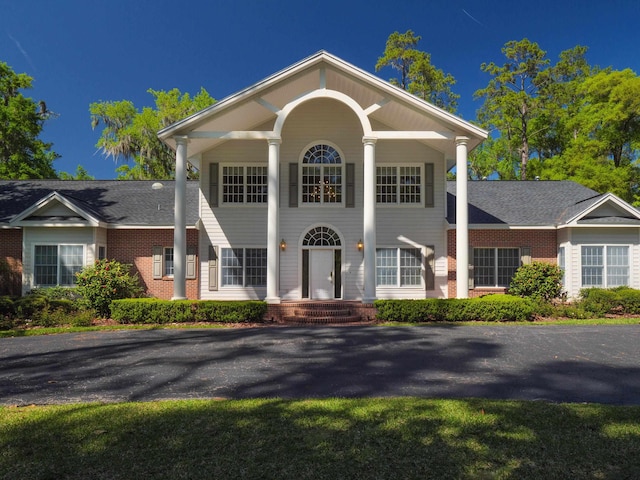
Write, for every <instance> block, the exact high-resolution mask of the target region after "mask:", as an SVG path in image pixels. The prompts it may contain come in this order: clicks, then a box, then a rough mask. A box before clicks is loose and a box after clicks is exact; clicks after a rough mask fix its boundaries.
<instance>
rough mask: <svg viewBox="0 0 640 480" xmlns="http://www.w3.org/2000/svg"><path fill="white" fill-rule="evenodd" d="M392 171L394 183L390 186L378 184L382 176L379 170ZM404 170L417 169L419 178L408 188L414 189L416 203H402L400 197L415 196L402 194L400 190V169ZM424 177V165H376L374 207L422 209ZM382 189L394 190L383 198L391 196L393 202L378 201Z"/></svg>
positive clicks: (406, 193)
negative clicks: (390, 188) (389, 188)
mask: <svg viewBox="0 0 640 480" xmlns="http://www.w3.org/2000/svg"><path fill="white" fill-rule="evenodd" d="M383 168H384V169H393V170H394V173H393V175H394V176H395V183H394V184H391V183H379V179H380V177H381V176H382V175H381V173H382V172H381V170H382V169H383ZM406 168H417V169H418V175H419V176H420V178H419V181H418V182H417V183H412V184H409V185H408V186H409V187H415V188H416V189H417V195H418V197H419V198H418V201H412V202H405V201H402V196H403V195H416V193H415V192H413V193H412V192H402V191H401V190H402V188H403V184H402V182H401V177H403V175H401V173H403V172H402V169H406ZM404 176H411V175H404ZM424 176H425V171H424V164H421V163H420V164H419V163H393V164H389V163H386V164H385V163H380V164H377V165H376V205H378V206H380V207H391V206H398V207H422V206H424V180H425V179H424ZM384 187H393V188H394V189H395V191H394V192H393V193H392V194H389V193H386V194H384V196H388V195H393V196H394V197H395V198H394V200H393V201H390V202H383V201H380V196H381V194H380V189H382V188H384Z"/></svg>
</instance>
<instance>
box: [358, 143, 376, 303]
mask: <svg viewBox="0 0 640 480" xmlns="http://www.w3.org/2000/svg"><path fill="white" fill-rule="evenodd" d="M376 140H377V139H376V138H371V137H364V138H363V139H362V141H363V143H364V208H363V210H364V211H363V243H364V296H363V298H362V303H372V302H373V301H374V300H375V299H376Z"/></svg>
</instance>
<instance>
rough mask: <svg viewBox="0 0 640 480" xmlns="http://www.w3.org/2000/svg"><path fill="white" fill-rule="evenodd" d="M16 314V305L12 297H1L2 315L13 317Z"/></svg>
mask: <svg viewBox="0 0 640 480" xmlns="http://www.w3.org/2000/svg"><path fill="white" fill-rule="evenodd" d="M15 314H16V306H15V302H14V301H13V298H12V297H7V296H2V297H0V317H9V318H12V317H13V316H14V315H15Z"/></svg>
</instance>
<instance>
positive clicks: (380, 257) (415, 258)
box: [376, 248, 422, 287]
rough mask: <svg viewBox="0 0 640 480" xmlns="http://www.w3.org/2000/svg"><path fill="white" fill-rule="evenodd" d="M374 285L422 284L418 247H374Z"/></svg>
mask: <svg viewBox="0 0 640 480" xmlns="http://www.w3.org/2000/svg"><path fill="white" fill-rule="evenodd" d="M376 285H378V286H390V287H409V286H420V285H422V251H421V250H420V249H419V248H378V249H376Z"/></svg>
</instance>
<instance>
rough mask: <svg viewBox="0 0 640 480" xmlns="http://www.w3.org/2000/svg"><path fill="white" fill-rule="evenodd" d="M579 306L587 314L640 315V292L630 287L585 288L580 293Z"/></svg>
mask: <svg viewBox="0 0 640 480" xmlns="http://www.w3.org/2000/svg"><path fill="white" fill-rule="evenodd" d="M578 305H579V306H580V307H582V308H583V309H584V310H586V311H587V312H591V313H592V314H594V315H597V316H601V315H606V314H630V315H638V314H640V290H634V289H633V288H629V287H617V288H612V289H606V288H585V289H583V290H581V291H580V300H579V301H578Z"/></svg>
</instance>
